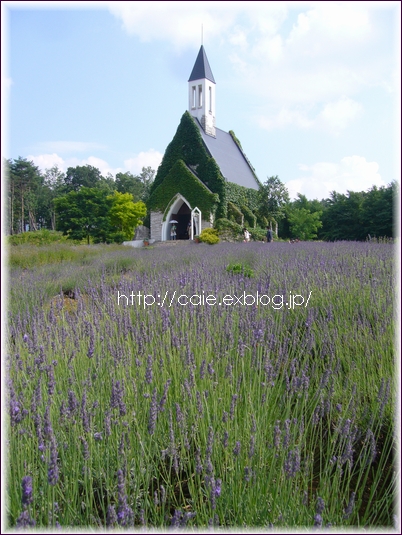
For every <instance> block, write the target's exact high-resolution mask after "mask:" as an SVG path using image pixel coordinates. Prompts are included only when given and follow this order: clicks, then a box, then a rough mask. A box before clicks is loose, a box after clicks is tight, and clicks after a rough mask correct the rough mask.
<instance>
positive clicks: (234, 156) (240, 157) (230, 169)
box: [194, 118, 259, 189]
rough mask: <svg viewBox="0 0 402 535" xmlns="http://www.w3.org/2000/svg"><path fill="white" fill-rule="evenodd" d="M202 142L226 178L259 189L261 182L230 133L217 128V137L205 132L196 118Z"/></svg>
mask: <svg viewBox="0 0 402 535" xmlns="http://www.w3.org/2000/svg"><path fill="white" fill-rule="evenodd" d="M194 122H195V123H196V125H197V126H198V128H199V130H200V133H201V137H202V140H203V142H204V144H205V146H206V148H207V150H208V152H209V153H210V155H211V156H212V158H214V160H215V161H216V163H217V164H218V166H219V168H220V171H221V173H222V175H223V176H224V178H225V179H226V180H227V181H228V182H233V183H234V184H237V185H239V186H243V187H244V188H252V189H258V188H259V181H258V178H257V177H256V175H255V173H254V171H253V169H252V168H251V164H250V162H249V161H248V159H247V158H246V156H245V154H244V153H243V151H242V150H241V149H240V147H239V146H238V145H237V143H235V141H234V140H233V138H232V136H231V135H230V134H229V133H228V132H224V131H223V130H221V129H220V128H216V129H215V130H216V137H212V136H209V135H208V134H206V133H205V132H204V129H203V128H202V126H201V124H200V122H199V121H198V120H197V119H196V118H194Z"/></svg>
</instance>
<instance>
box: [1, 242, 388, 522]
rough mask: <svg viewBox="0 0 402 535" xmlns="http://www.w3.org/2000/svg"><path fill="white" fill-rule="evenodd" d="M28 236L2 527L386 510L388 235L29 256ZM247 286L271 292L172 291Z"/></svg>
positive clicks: (15, 310)
mask: <svg viewBox="0 0 402 535" xmlns="http://www.w3.org/2000/svg"><path fill="white" fill-rule="evenodd" d="M21 247H22V246H21ZM173 249H175V250H173ZM24 251H25V252H24V255H25V259H26V264H25V266H24V267H22V266H19V267H18V266H16V267H14V269H12V270H11V271H10V281H9V288H10V294H9V322H8V326H7V327H8V356H7V359H6V370H7V386H8V405H7V431H8V440H9V443H8V452H7V453H8V456H9V460H10V462H9V463H8V473H7V485H6V491H7V496H8V501H7V508H6V514H7V520H8V525H9V526H10V527H12V526H16V525H20V526H21V525H23V523H24V522H25V523H26V522H27V518H28V519H31V520H34V521H35V523H36V526H37V527H41V528H51V527H52V526H57V525H60V526H61V527H63V528H66V527H70V526H72V527H77V528H78V527H81V528H82V527H86V528H88V527H91V528H92V529H105V528H106V527H107V526H108V527H114V528H117V527H118V526H120V527H130V526H131V527H134V528H135V527H140V526H141V525H145V526H146V527H147V528H158V529H166V528H167V527H170V526H172V528H174V527H176V528H177V527H180V526H182V527H184V526H185V525H186V526H187V528H192V527H194V528H197V527H198V528H200V527H207V526H211V525H212V526H214V527H215V528H217V526H220V527H224V528H233V527H238V528H239V529H242V528H245V527H258V528H261V529H270V528H272V527H273V528H275V529H276V528H279V529H280V528H285V529H300V527H304V528H305V529H311V528H313V527H314V526H315V527H319V526H321V527H325V526H329V525H331V526H333V529H337V528H339V527H342V528H345V529H349V528H350V527H354V528H361V529H363V528H364V529H369V528H370V529H371V528H373V527H380V526H387V527H388V529H390V526H392V524H393V521H394V517H393V515H394V499H395V484H396V477H397V473H396V470H397V468H396V466H395V458H394V448H395V437H394V433H395V429H394V404H395V399H396V392H395V369H394V368H395V363H394V352H395V348H394V344H393V339H394V325H393V321H392V318H393V306H394V299H393V290H392V289H393V246H392V245H391V244H378V243H347V242H344V243H337V244H323V243H303V244H297V245H296V246H295V245H290V244H286V243H273V244H270V246H267V245H266V244H262V243H250V244H247V245H245V244H224V243H223V244H218V245H215V246H214V247H211V246H209V245H204V244H199V245H197V246H194V247H193V246H191V244H190V245H189V246H188V247H181V248H180V250H179V251H177V250H176V248H169V249H168V250H167V249H166V248H163V247H155V248H153V249H149V250H145V249H144V250H143V249H131V248H124V247H118V246H90V247H84V246H79V247H71V256H69V255H68V254H67V253H66V257H65V259H64V260H62V261H59V262H53V261H52V258H55V257H52V256H51V252H50V250H49V259H50V262H49V263H45V262H44V263H43V264H40V265H37V266H36V267H35V268H30V267H29V266H30V265H35V263H33V264H30V262H31V261H33V259H35V258H36V256H35V255H37V250H35V249H32V248H31V249H28V248H27V249H25V250H24ZM15 253H16V255H18V254H20V253H19V252H18V250H16V251H15ZM13 254H14V251H13V252H12V253H10V262H12V261H13V256H12V255H13ZM55 255H56V256H57V253H55ZM250 274H252V275H253V276H249V275H250ZM175 291H176V294H174V292H175ZM257 291H258V292H259V294H260V295H262V294H264V295H266V296H269V297H270V298H271V299H272V298H273V297H274V296H276V299H275V303H276V304H275V306H273V305H272V301H271V302H270V304H269V305H266V306H263V305H261V303H260V304H259V306H256V305H255V303H254V304H249V305H246V304H241V303H239V302H238V303H237V304H232V305H231V306H219V305H216V306H207V305H205V304H204V305H197V304H193V305H191V303H190V304H189V303H187V304H180V301H178V299H177V297H178V296H179V295H186V296H187V297H188V296H198V299H201V297H202V295H204V296H206V295H214V296H216V297H217V299H222V298H223V296H224V295H231V296H233V295H235V296H237V298H239V297H240V296H242V295H254V296H255V295H256V292H257ZM118 292H119V293H120V294H124V295H130V294H131V293H133V294H134V295H137V294H138V292H141V293H142V295H144V294H146V295H147V296H148V299H147V300H144V299H142V300H141V302H138V297H137V298H136V299H137V300H135V301H134V302H133V305H131V304H128V305H126V304H125V303H123V301H124V300H122V302H121V303H120V304H118V301H117V296H118ZM309 293H311V299H310V300H309V302H308V305H307V306H306V305H305V303H306V298H307V296H308V295H309ZM165 295H166V296H167V297H166V305H165V306H163V307H162V306H158V305H157V304H153V305H151V304H150V303H151V302H152V298H153V299H155V303H156V302H158V300H159V302H160V300H161V299H162V297H161V296H165ZM173 295H174V297H173ZM291 295H293V296H295V295H298V296H300V297H299V298H297V299H296V303H300V302H301V298H302V297H303V299H304V303H303V305H300V306H297V305H296V306H294V307H293V308H292V307H291V306H289V305H288V306H287V305H286V303H291V302H292V301H291V299H292V298H291V297H290V296H291ZM22 296H24V298H23V299H22V298H21V297H22ZM281 296H282V298H283V299H281ZM249 301H251V298H250V299H249ZM196 302H199V301H197V298H194V299H193V303H196ZM293 302H294V301H293ZM168 303H169V304H170V303H171V305H170V306H169V305H168ZM182 303H183V301H182ZM281 303H282V306H281V307H280V304H281ZM49 471H50V472H49ZM24 477H29V478H31V479H32V500H31V501H30V499H29V498H26V499H25V501H24V502H21V484H22V481H23V478H24ZM352 502H353V503H352ZM21 515H22V516H21ZM24 515H25V516H24ZM297 527H298V528H297Z"/></svg>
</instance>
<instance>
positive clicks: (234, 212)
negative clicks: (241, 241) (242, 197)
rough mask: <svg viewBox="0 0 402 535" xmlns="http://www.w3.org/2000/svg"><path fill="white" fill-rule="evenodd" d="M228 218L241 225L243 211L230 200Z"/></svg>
mask: <svg viewBox="0 0 402 535" xmlns="http://www.w3.org/2000/svg"><path fill="white" fill-rule="evenodd" d="M228 219H229V221H234V222H235V223H237V224H238V225H243V222H244V216H243V213H242V212H241V210H239V207H238V206H236V205H235V204H233V203H232V202H230V201H229V202H228Z"/></svg>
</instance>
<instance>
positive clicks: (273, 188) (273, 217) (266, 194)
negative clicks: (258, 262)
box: [258, 176, 290, 234]
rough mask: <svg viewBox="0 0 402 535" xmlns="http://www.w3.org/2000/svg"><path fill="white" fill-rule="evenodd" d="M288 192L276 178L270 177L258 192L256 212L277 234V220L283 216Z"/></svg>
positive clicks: (287, 201)
mask: <svg viewBox="0 0 402 535" xmlns="http://www.w3.org/2000/svg"><path fill="white" fill-rule="evenodd" d="M289 200H290V199H289V192H288V190H287V188H286V186H285V184H283V183H282V182H281V181H280V180H279V178H278V176H271V177H269V178H268V179H267V181H266V182H265V183H264V184H262V185H261V186H260V189H259V190H258V212H259V215H260V217H265V218H266V220H267V221H268V222H269V225H270V227H271V228H272V223H274V224H275V226H276V234H278V220H280V219H282V218H283V217H284V216H285V206H286V204H287V203H289Z"/></svg>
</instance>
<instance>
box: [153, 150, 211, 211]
mask: <svg viewBox="0 0 402 535" xmlns="http://www.w3.org/2000/svg"><path fill="white" fill-rule="evenodd" d="M177 193H181V195H183V197H185V198H186V199H187V201H188V202H189V203H190V205H191V207H192V208H194V207H195V206H197V207H198V208H199V209H200V210H201V213H202V216H203V218H204V219H208V218H209V216H210V215H212V214H214V212H215V210H216V206H217V205H218V203H219V196H218V195H217V194H216V193H212V192H211V191H209V190H208V188H207V187H205V185H204V184H203V183H202V182H201V181H200V180H198V179H197V177H195V176H194V174H193V173H192V172H191V171H190V170H189V169H188V167H187V166H186V164H185V163H184V162H183V160H177V161H176V162H175V163H174V164H173V166H172V167H171V169H170V171H169V172H168V174H167V175H166V177H165V179H164V180H163V183H162V184H159V186H157V187H156V188H154V189H153V192H152V193H151V195H150V198H149V200H148V208H149V210H150V211H161V212H164V211H165V210H166V208H167V207H168V205H169V203H170V202H171V201H172V198H173V197H174V196H175V195H176V194H177Z"/></svg>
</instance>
